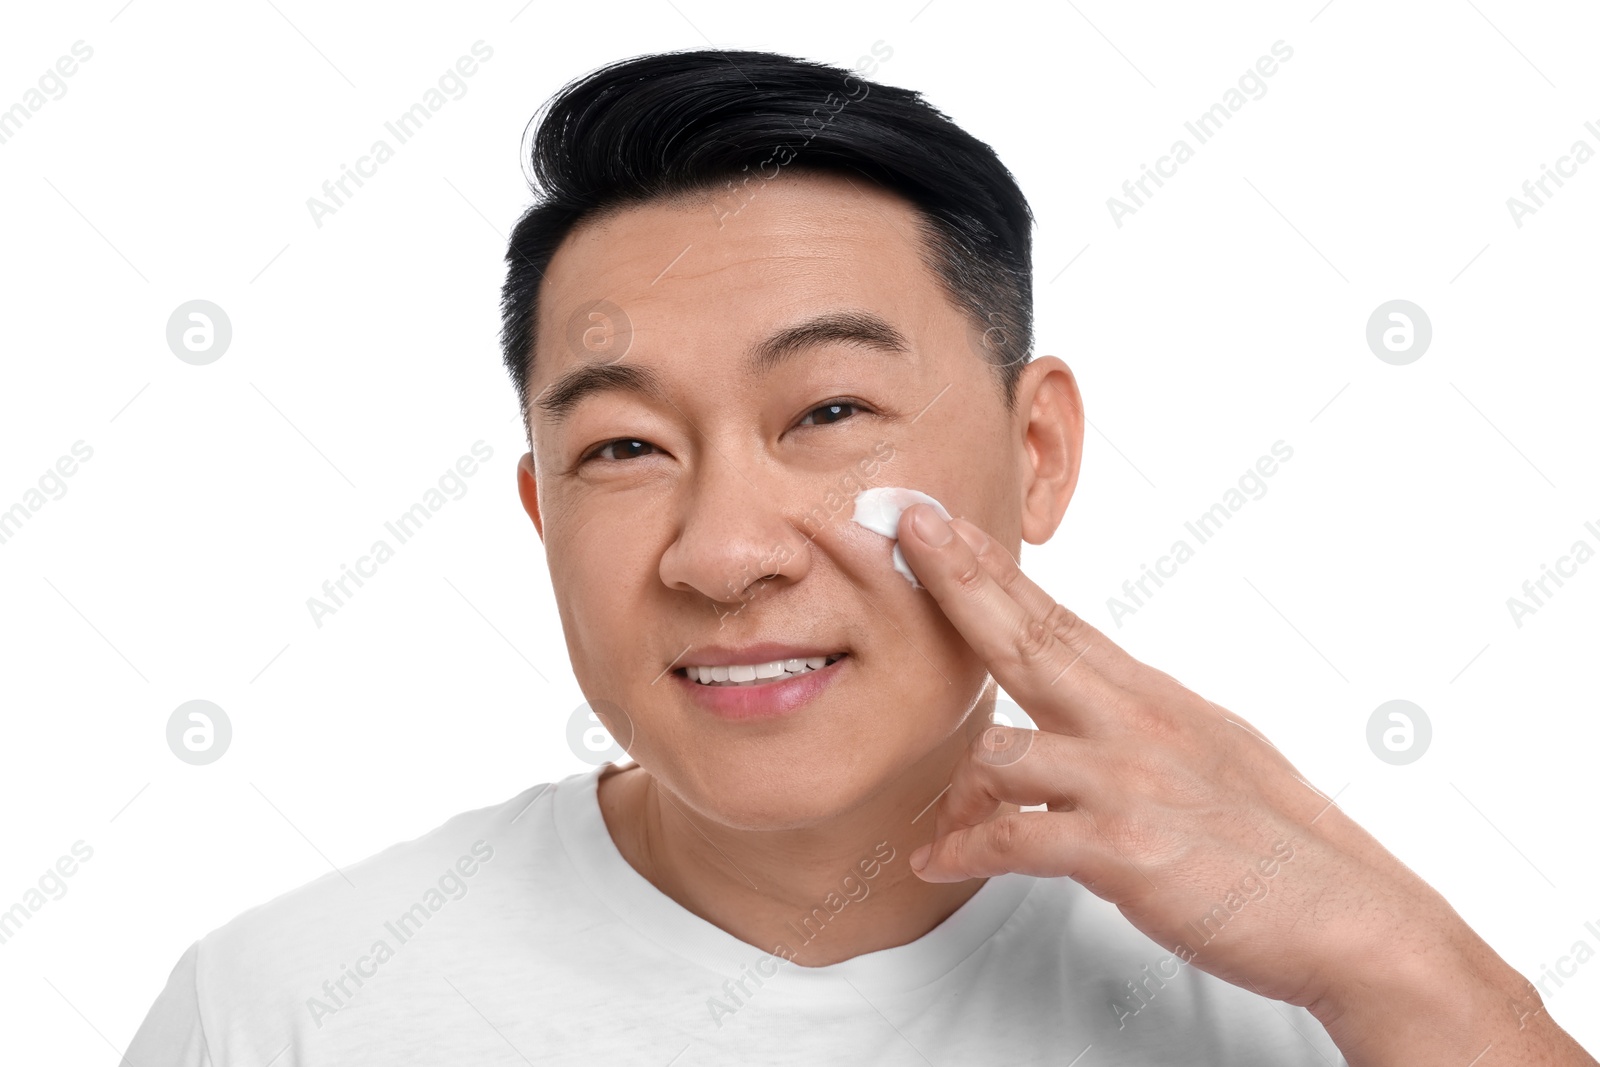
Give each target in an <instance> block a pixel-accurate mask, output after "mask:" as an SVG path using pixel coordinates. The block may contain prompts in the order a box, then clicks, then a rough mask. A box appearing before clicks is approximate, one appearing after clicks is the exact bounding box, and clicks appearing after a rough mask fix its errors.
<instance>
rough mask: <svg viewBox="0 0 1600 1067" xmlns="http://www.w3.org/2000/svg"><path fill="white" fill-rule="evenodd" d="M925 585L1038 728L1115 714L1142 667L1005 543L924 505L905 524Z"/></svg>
mask: <svg viewBox="0 0 1600 1067" xmlns="http://www.w3.org/2000/svg"><path fill="white" fill-rule="evenodd" d="M899 533H900V545H901V551H902V552H903V554H904V555H905V557H906V561H907V562H908V563H909V564H910V565H911V569H912V570H913V571H915V572H916V575H917V578H918V580H919V581H920V582H921V583H922V584H923V585H924V586H925V587H926V588H927V590H928V592H929V593H930V594H932V595H933V598H934V599H935V600H937V601H938V602H939V607H940V608H941V609H943V611H944V613H945V615H946V617H948V618H949V619H950V622H951V623H952V624H953V625H954V626H955V628H956V629H957V630H959V631H960V632H961V636H962V637H963V638H965V639H966V641H967V644H969V645H971V646H972V648H973V651H975V652H977V653H978V655H979V656H980V657H982V658H983V660H984V662H985V663H986V664H987V665H988V667H989V673H991V674H993V675H994V677H995V679H996V680H997V681H998V682H999V683H1000V685H1001V686H1002V687H1003V688H1004V689H1005V691H1006V692H1007V693H1009V694H1010V695H1011V696H1013V697H1014V698H1016V700H1017V702H1018V703H1019V704H1021V705H1022V706H1023V708H1025V709H1026V710H1027V711H1028V712H1029V714H1030V715H1032V716H1033V717H1034V721H1035V722H1038V723H1039V724H1040V725H1041V726H1046V727H1049V728H1053V729H1058V730H1064V731H1068V732H1080V731H1082V730H1083V729H1084V728H1086V727H1093V726H1095V725H1097V724H1098V723H1100V722H1102V721H1104V720H1106V719H1108V718H1109V717H1111V716H1112V715H1113V714H1114V709H1115V706H1116V703H1117V699H1118V694H1119V693H1120V692H1122V691H1123V690H1125V689H1126V688H1128V687H1129V685H1130V683H1131V681H1132V678H1133V676H1134V674H1135V673H1136V671H1137V669H1138V667H1139V666H1140V664H1139V663H1138V661H1137V660H1134V659H1133V657H1131V656H1129V655H1128V654H1127V653H1126V652H1124V651H1123V650H1122V649H1121V648H1120V647H1118V646H1117V645H1116V644H1115V643H1114V642H1112V641H1111V640H1110V639H1109V638H1107V637H1106V636H1105V634H1103V633H1101V632H1100V631H1099V630H1097V629H1095V628H1094V627H1093V626H1091V625H1089V624H1088V623H1087V622H1084V621H1083V620H1082V619H1081V618H1079V617H1078V616H1077V615H1075V614H1074V613H1073V612H1071V611H1070V610H1068V609H1067V608H1066V607H1064V606H1063V605H1061V604H1059V603H1057V602H1056V600H1055V599H1054V598H1053V597H1051V596H1050V594H1049V593H1047V592H1045V591H1044V590H1043V589H1041V588H1039V586H1038V585H1037V584H1035V583H1034V582H1033V580H1032V579H1030V578H1028V576H1027V575H1025V574H1023V573H1022V568H1020V567H1018V566H1017V563H1016V561H1015V560H1014V559H1012V558H1011V554H1010V553H1009V552H1007V551H1006V550H1005V547H1004V546H1002V545H1001V544H1000V543H999V542H998V541H995V540H994V539H993V538H992V537H990V536H989V535H988V534H986V533H984V532H983V531H982V530H980V529H978V527H976V526H974V525H972V524H971V523H969V522H966V521H965V520H962V519H956V520H954V521H952V522H946V521H945V520H944V519H943V518H942V517H941V516H940V515H939V513H938V512H937V511H935V510H934V509H933V508H931V507H929V506H927V505H925V504H918V505H915V506H913V507H911V508H907V509H906V511H905V514H904V515H903V516H902V518H901V522H900V530H899Z"/></svg>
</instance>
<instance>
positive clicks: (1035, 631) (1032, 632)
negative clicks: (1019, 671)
mask: <svg viewBox="0 0 1600 1067" xmlns="http://www.w3.org/2000/svg"><path fill="white" fill-rule="evenodd" d="M1055 645H1056V634H1055V631H1054V630H1053V629H1051V627H1050V624H1049V622H1048V621H1047V620H1046V619H1029V620H1027V622H1025V623H1024V624H1023V626H1022V633H1021V634H1020V635H1018V637H1017V655H1018V657H1019V658H1020V659H1021V660H1022V662H1023V664H1024V665H1029V664H1034V663H1037V662H1038V661H1039V660H1040V659H1041V658H1043V657H1044V655H1045V653H1046V652H1048V651H1050V650H1051V649H1052V648H1054V647H1055Z"/></svg>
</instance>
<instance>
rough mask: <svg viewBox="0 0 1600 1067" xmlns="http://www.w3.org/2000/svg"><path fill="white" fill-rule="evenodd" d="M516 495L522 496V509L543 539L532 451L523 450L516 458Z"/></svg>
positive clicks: (542, 524)
mask: <svg viewBox="0 0 1600 1067" xmlns="http://www.w3.org/2000/svg"><path fill="white" fill-rule="evenodd" d="M517 495H518V496H520V497H521V498H522V510H523V511H526V512H527V513H528V518H530V519H532V520H533V528H534V529H535V530H537V531H538V532H539V540H541V541H543V540H544V520H543V519H542V518H541V517H540V515H539V481H538V479H537V478H535V477H534V473H533V453H532V452H525V453H523V456H522V458H521V459H519V460H517Z"/></svg>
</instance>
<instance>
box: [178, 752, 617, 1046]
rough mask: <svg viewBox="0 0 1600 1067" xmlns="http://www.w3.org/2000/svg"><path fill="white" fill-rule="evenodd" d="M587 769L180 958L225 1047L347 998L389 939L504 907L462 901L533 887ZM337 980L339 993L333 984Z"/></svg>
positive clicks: (241, 923)
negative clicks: (571, 788) (567, 801)
mask: <svg viewBox="0 0 1600 1067" xmlns="http://www.w3.org/2000/svg"><path fill="white" fill-rule="evenodd" d="M587 773H589V772H583V773H582V774H577V775H572V776H570V777H569V778H567V779H563V780H562V781H559V782H545V783H541V784H539V785H536V786H531V787H529V788H528V789H525V790H523V791H522V792H521V793H518V794H517V795H516V796H513V797H511V798H509V799H508V800H505V801H503V802H501V803H498V804H493V805H490V806H488V807H483V808H477V809H474V810H471V811H464V812H461V813H459V814H457V815H454V816H452V817H451V818H449V819H447V820H446V821H445V822H443V823H441V824H440V825H438V826H436V827H435V828H433V829H432V830H429V831H428V832H426V833H424V834H421V835H420V836H418V837H416V838H413V839H411V840H409V841H403V842H399V843H397V844H394V845H391V846H389V847H388V848H385V849H384V850H382V851H381V852H378V853H375V854H374V855H372V856H369V857H367V858H365V859H363V860H360V861H358V862H356V863H352V864H346V865H343V866H341V867H339V868H336V869H335V870H331V871H329V872H328V873H327V874H325V875H322V876H321V877H319V878H317V879H315V880H314V881H311V882H308V883H306V884H305V885H302V886H299V887H297V888H295V889H292V890H290V891H288V892H286V893H283V894H281V895H279V896H277V897H274V898H272V899H271V900H268V901H266V902H264V903H262V904H259V905H257V906H255V907H253V908H250V909H248V910H246V911H244V912H241V913H240V914H239V915H237V916H235V917H234V918H233V919H231V920H229V921H228V922H227V923H225V924H223V925H222V926H220V927H218V928H217V929H215V930H212V931H211V932H210V933H208V934H206V935H205V936H204V937H202V938H200V940H199V941H198V942H197V943H196V944H195V945H194V946H192V947H191V949H190V950H189V952H188V953H186V954H185V957H184V960H182V961H180V963H179V969H180V970H182V969H184V967H185V964H186V963H187V964H188V970H189V973H188V974H187V975H186V976H185V977H184V979H183V980H184V982H185V984H186V986H187V988H188V989H190V990H192V993H189V994H186V997H187V998H188V999H189V1000H190V1002H191V1003H192V1004H193V1010H194V1012H195V1014H196V1016H197V1019H196V1022H197V1025H198V1026H199V1027H200V1029H201V1030H202V1031H203V1032H204V1034H205V1035H206V1037H207V1039H208V1040H209V1041H210V1042H211V1043H212V1044H213V1045H216V1044H217V1043H219V1042H224V1041H226V1038H225V1036H224V1035H230V1033H231V1036H232V1037H233V1038H235V1039H237V1038H238V1037H240V1036H241V1035H240V1033H239V1030H240V1028H241V1026H245V1027H252V1028H253V1027H255V1026H257V1025H259V1024H261V1023H264V1022H267V1021H268V1020H271V1019H274V1018H277V1019H283V1018H285V1017H293V1016H294V1015H296V1014H297V1013H303V1012H304V1011H305V1010H306V1005H307V1004H308V1003H309V1002H310V998H315V997H320V998H322V1000H323V1002H325V1003H327V1004H329V1005H335V1006H336V1005H337V1004H338V1003H339V1002H340V1001H341V1000H342V999H343V998H342V997H341V996H340V994H339V992H338V990H339V989H341V988H342V989H344V990H345V991H346V992H348V991H349V990H351V989H352V988H354V987H353V986H351V985H350V980H353V979H354V978H357V977H359V974H358V973H357V972H360V973H368V972H370V970H371V969H372V968H373V967H374V966H375V964H374V963H373V962H372V954H373V950H374V949H376V948H377V946H378V945H379V943H380V942H381V943H382V944H383V945H384V946H386V947H385V950H384V951H385V952H386V953H393V952H394V951H395V950H396V949H397V947H398V946H399V945H400V944H403V943H404V942H405V941H407V940H409V939H410V938H412V937H415V936H416V934H417V933H419V932H420V931H421V929H422V928H423V927H424V926H427V927H429V928H430V930H431V931H434V932H433V933H432V934H431V936H430V937H429V938H425V939H422V940H425V941H426V940H439V939H441V938H443V939H449V938H450V937H452V936H454V937H461V936H469V935H470V933H471V931H472V930H474V929H475V924H476V923H478V922H481V921H483V917H484V915H485V914H495V913H497V912H498V911H499V909H497V908H489V909H485V908H480V907H472V906H464V905H461V904H457V903H456V902H457V901H460V900H462V899H463V898H465V897H468V896H469V895H470V896H475V897H478V898H481V899H484V900H493V899H494V898H495V897H496V896H504V895H507V894H508V893H511V892H513V890H512V889H511V888H509V887H511V886H515V887H518V888H519V889H520V891H522V892H527V891H528V890H529V888H530V887H529V885H528V878H527V877H525V876H526V875H527V874H528V873H529V872H538V871H539V870H540V869H541V868H543V867H546V866H549V865H550V863H549V861H550V856H551V849H552V847H553V845H554V835H553V831H552V829H551V816H550V807H551V804H552V802H553V798H554V795H555V793H556V791H557V790H558V789H559V788H561V787H562V786H563V785H565V784H566V783H568V782H575V781H576V780H579V779H581V778H583V777H584V775H585V774H587ZM174 973H175V975H176V973H177V972H174ZM347 976H348V980H347ZM341 982H343V983H344V984H343V985H342V986H341V985H339V984H338V983H341ZM329 983H333V991H332V992H324V990H325V987H326V986H327V985H328V984H329ZM314 1007H315V1005H313V1008H314ZM274 1051H277V1050H276V1049H272V1050H268V1052H269V1055H270V1053H271V1052H274Z"/></svg>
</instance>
